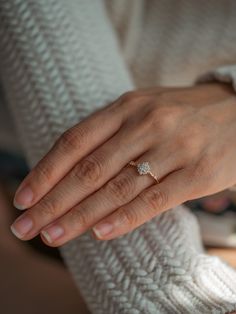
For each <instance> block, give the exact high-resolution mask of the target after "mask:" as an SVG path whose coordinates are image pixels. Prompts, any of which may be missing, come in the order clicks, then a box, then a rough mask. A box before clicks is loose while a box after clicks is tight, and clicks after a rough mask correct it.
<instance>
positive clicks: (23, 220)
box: [11, 216, 33, 239]
mask: <svg viewBox="0 0 236 314" xmlns="http://www.w3.org/2000/svg"><path fill="white" fill-rule="evenodd" d="M32 227H33V221H32V219H31V218H29V217H28V216H24V217H20V218H17V220H16V221H15V222H14V223H13V224H12V225H11V231H12V233H13V234H14V235H15V236H16V237H17V238H19V239H21V238H23V237H24V235H26V234H27V233H28V232H29V231H30V230H31V229H32Z"/></svg>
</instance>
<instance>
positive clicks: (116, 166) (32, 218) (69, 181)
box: [12, 129, 148, 240]
mask: <svg viewBox="0 0 236 314" xmlns="http://www.w3.org/2000/svg"><path fill="white" fill-rule="evenodd" d="M140 141H141V140H140V137H138V139H137V138H136V132H135V131H134V130H133V131H132V132H131V131H130V132H129V138H128V139H127V136H126V131H125V129H123V130H121V131H120V132H119V133H117V134H116V135H115V136H113V137H112V138H111V139H109V140H108V141H107V142H106V143H105V144H103V145H102V146H100V147H99V148H98V149H97V150H95V151H94V152H93V153H92V154H90V155H89V156H87V157H86V158H84V159H82V160H81V161H80V162H79V163H78V164H76V165H75V166H74V168H72V170H71V171H70V172H69V173H68V175H66V176H65V177H64V178H63V179H62V180H61V181H60V182H59V183H58V184H57V185H56V186H55V187H54V188H53V189H51V191H50V192H49V193H48V194H46V195H45V196H44V197H43V198H42V199H41V200H40V201H39V202H38V203H37V204H36V205H35V206H33V207H31V208H29V209H28V210H27V212H25V213H24V214H23V215H22V216H21V217H19V218H18V219H17V220H16V221H15V222H14V223H13V225H12V231H13V232H14V233H15V234H16V235H17V236H18V237H19V238H21V239H24V240H28V239H31V238H32V237H34V236H36V235H37V234H38V232H39V231H40V229H41V228H43V227H44V226H46V225H47V224H49V223H51V222H52V221H54V220H55V219H57V218H58V217H60V216H62V215H63V214H65V213H66V212H67V211H68V210H70V209H71V208H72V207H73V206H75V205H76V204H77V203H79V202H81V201H82V200H83V199H84V198H86V197H87V196H88V195H90V194H92V193H94V192H95V191H96V190H98V189H99V188H101V187H102V185H104V184H105V183H106V182H107V181H109V180H110V179H111V178H112V177H113V176H115V175H116V174H117V173H119V171H120V170H121V169H122V168H123V167H124V166H125V165H126V164H127V163H128V161H129V160H130V159H132V157H133V154H135V155H137V154H138V153H140V146H141V147H143V149H146V147H145V145H143V144H142V143H140ZM121 143H122V146H121ZM147 144H148V143H146V145H147ZM131 145H132V146H131ZM117 148H118V149H117ZM22 221H23V222H22ZM24 221H28V222H27V229H25V228H24V227H21V225H24Z"/></svg>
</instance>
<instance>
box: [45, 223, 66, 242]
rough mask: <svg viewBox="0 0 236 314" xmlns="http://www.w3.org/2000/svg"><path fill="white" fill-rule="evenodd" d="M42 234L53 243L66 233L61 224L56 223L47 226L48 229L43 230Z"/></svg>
mask: <svg viewBox="0 0 236 314" xmlns="http://www.w3.org/2000/svg"><path fill="white" fill-rule="evenodd" d="M41 234H42V235H43V236H44V238H45V239H46V240H47V241H48V242H49V243H52V242H53V241H55V240H56V239H58V238H60V237H61V236H62V235H63V234H64V229H63V228H62V227H61V226H58V225H54V226H51V227H49V228H47V229H46V230H42V231H41Z"/></svg>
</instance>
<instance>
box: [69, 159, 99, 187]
mask: <svg viewBox="0 0 236 314" xmlns="http://www.w3.org/2000/svg"><path fill="white" fill-rule="evenodd" d="M102 169H103V166H102V162H101V161H100V160H99V159H98V158H96V157H95V156H93V157H92V156H89V157H87V158H86V159H84V160H82V161H81V162H80V163H79V164H77V165H76V166H75V167H74V169H73V170H72V177H75V178H76V179H79V180H82V181H86V182H88V183H94V182H96V181H97V180H99V179H100V177H101V175H102Z"/></svg>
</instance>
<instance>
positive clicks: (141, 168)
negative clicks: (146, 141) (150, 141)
mask: <svg viewBox="0 0 236 314" xmlns="http://www.w3.org/2000/svg"><path fill="white" fill-rule="evenodd" d="M137 170H138V173H139V174H147V173H149V171H150V170H151V169H150V166H149V163H148V162H147V161H144V162H142V163H140V164H138V165H137Z"/></svg>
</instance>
